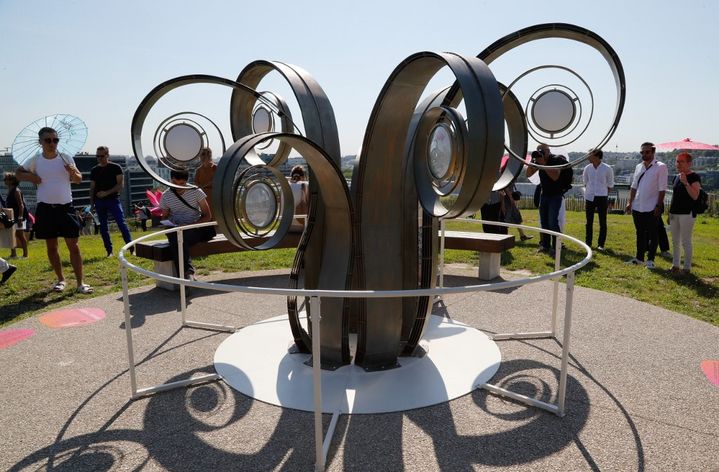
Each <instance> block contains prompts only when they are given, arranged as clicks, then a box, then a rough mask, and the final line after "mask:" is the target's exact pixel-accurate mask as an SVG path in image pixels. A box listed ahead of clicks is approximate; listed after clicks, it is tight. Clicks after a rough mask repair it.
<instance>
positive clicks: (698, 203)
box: [692, 188, 709, 215]
mask: <svg viewBox="0 0 719 472" xmlns="http://www.w3.org/2000/svg"><path fill="white" fill-rule="evenodd" d="M707 209H709V194H708V193H706V192H705V191H704V189H703V188H700V189H699V197H697V199H696V200H694V205H693V208H692V210H693V211H694V213H696V214H697V215H701V214H702V213H704V212H705V211H707Z"/></svg>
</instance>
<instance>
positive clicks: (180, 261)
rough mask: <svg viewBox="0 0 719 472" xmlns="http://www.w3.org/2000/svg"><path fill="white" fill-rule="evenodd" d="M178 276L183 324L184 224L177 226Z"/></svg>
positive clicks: (185, 305)
mask: <svg viewBox="0 0 719 472" xmlns="http://www.w3.org/2000/svg"><path fill="white" fill-rule="evenodd" d="M176 234H177V277H178V278H179V279H180V313H182V326H185V323H186V322H187V294H186V293H185V282H184V280H185V263H184V262H183V261H184V260H185V251H184V249H183V247H182V246H183V244H184V242H185V239H184V235H183V234H182V226H179V227H178V228H177V233H176Z"/></svg>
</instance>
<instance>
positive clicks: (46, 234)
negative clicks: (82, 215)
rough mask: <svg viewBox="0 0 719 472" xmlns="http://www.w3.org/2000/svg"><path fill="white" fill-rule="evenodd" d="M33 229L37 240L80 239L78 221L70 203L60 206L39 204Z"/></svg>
mask: <svg viewBox="0 0 719 472" xmlns="http://www.w3.org/2000/svg"><path fill="white" fill-rule="evenodd" d="M34 227H35V237H36V238H38V239H54V238H79V237H80V220H79V218H78V217H77V215H76V214H75V207H74V206H72V203H66V204H64V205H62V204H51V203H43V202H39V203H38V204H37V211H36V212H35V225H34Z"/></svg>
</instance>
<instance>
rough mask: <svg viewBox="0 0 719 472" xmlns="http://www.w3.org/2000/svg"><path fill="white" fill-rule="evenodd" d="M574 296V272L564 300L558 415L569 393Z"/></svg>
mask: <svg viewBox="0 0 719 472" xmlns="http://www.w3.org/2000/svg"><path fill="white" fill-rule="evenodd" d="M573 298H574V272H570V273H568V274H567V299H566V300H565V302H564V330H563V331H564V335H563V338H562V368H561V370H560V372H559V399H558V401H557V406H558V411H557V415H559V416H564V400H565V399H566V394H567V364H568V363H569V332H570V330H571V328H572V302H573Z"/></svg>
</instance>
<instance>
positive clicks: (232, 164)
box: [212, 133, 353, 368]
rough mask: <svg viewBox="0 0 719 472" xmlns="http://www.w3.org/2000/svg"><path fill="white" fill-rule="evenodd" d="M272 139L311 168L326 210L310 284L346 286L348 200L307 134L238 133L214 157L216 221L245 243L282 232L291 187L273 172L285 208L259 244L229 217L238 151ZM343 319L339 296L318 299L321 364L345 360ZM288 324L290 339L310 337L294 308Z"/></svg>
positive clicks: (333, 167) (230, 236) (239, 159)
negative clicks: (324, 234)
mask: <svg viewBox="0 0 719 472" xmlns="http://www.w3.org/2000/svg"><path fill="white" fill-rule="evenodd" d="M273 139H274V140H277V141H279V142H281V143H283V144H286V145H288V146H290V147H291V148H294V149H295V150H296V151H297V152H299V153H300V155H301V156H302V157H303V158H304V159H305V161H306V162H307V165H308V167H309V168H310V169H312V171H313V175H314V178H315V179H316V181H317V183H318V184H319V185H320V186H321V187H322V193H321V194H320V198H321V199H322V201H321V204H322V207H323V208H324V210H325V214H326V216H327V218H326V219H325V224H326V230H327V232H328V234H331V235H332V237H331V238H327V240H326V241H325V242H324V246H323V248H322V249H323V250H322V253H321V254H320V256H321V257H320V258H319V260H318V261H317V273H316V281H317V282H316V287H313V288H319V289H328V290H347V289H349V288H350V277H351V274H352V271H351V261H352V258H353V253H352V251H353V249H352V248H353V243H352V241H353V237H352V205H351V203H350V196H349V189H348V188H347V184H346V183H345V180H344V177H343V176H342V172H341V171H340V169H339V167H338V166H337V165H335V163H334V162H333V160H332V158H331V157H330V156H329V155H327V154H326V153H325V152H324V150H323V149H322V148H321V147H320V146H318V145H317V144H315V143H314V142H312V141H311V140H309V139H308V138H305V137H302V136H299V135H296V134H289V133H262V134H257V135H250V136H246V137H243V138H240V139H239V140H238V141H237V142H235V144H233V145H232V146H230V149H228V150H227V152H226V153H225V155H224V156H222V158H221V159H220V162H219V163H218V167H217V172H216V173H215V180H214V182H213V194H212V197H213V203H214V202H217V203H216V206H217V208H218V214H217V226H218V227H219V229H220V231H221V232H222V233H223V234H225V236H226V237H227V239H228V240H230V241H232V242H233V243H234V244H237V245H240V246H243V247H246V248H248V249H270V248H271V247H272V246H273V245H274V244H276V243H277V242H279V241H280V240H281V239H282V237H284V235H285V232H286V231H287V228H288V227H289V220H290V219H291V217H292V214H293V208H292V204H291V202H292V197H291V195H292V193H291V191H290V189H289V186H288V185H287V183H286V181H285V179H284V177H283V176H282V175H281V174H279V173H278V174H279V177H278V178H279V179H280V182H281V184H282V183H284V185H282V187H283V192H285V196H284V197H285V198H283V200H284V202H285V205H284V207H285V208H284V210H283V212H288V213H284V214H283V218H282V220H281V223H280V226H279V228H278V229H277V231H276V232H275V234H274V235H273V237H271V238H270V240H269V241H268V242H266V243H264V244H263V245H261V246H258V247H255V248H253V247H251V246H249V245H247V244H245V243H244V242H243V241H242V236H241V235H240V234H239V232H238V231H237V228H236V225H235V221H234V209H233V208H234V192H232V191H231V189H232V188H233V185H234V180H235V175H236V172H237V170H238V168H239V165H240V164H241V162H242V161H243V159H244V156H245V155H246V154H247V153H249V152H252V150H253V149H254V147H255V146H257V145H260V144H262V143H264V142H266V141H269V140H273ZM269 169H271V168H269ZM285 215H289V218H288V219H287V224H285ZM301 244H302V243H301ZM308 312H309V311H308ZM310 316H313V314H310ZM348 320H349V311H348V307H345V303H344V299H341V298H336V299H326V300H323V302H322V319H321V321H320V323H321V330H322V338H321V346H322V356H321V357H322V366H323V368H336V367H339V366H341V365H344V364H348V363H349V362H350V352H349V341H348V339H349V337H348V336H349V326H348V324H349V322H348ZM290 327H291V328H292V333H293V335H294V337H295V342H302V343H310V342H311V340H310V338H309V335H308V334H307V332H305V331H304V329H303V328H302V327H301V325H300V322H299V317H298V316H297V314H296V311H295V314H294V315H293V316H290Z"/></svg>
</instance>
